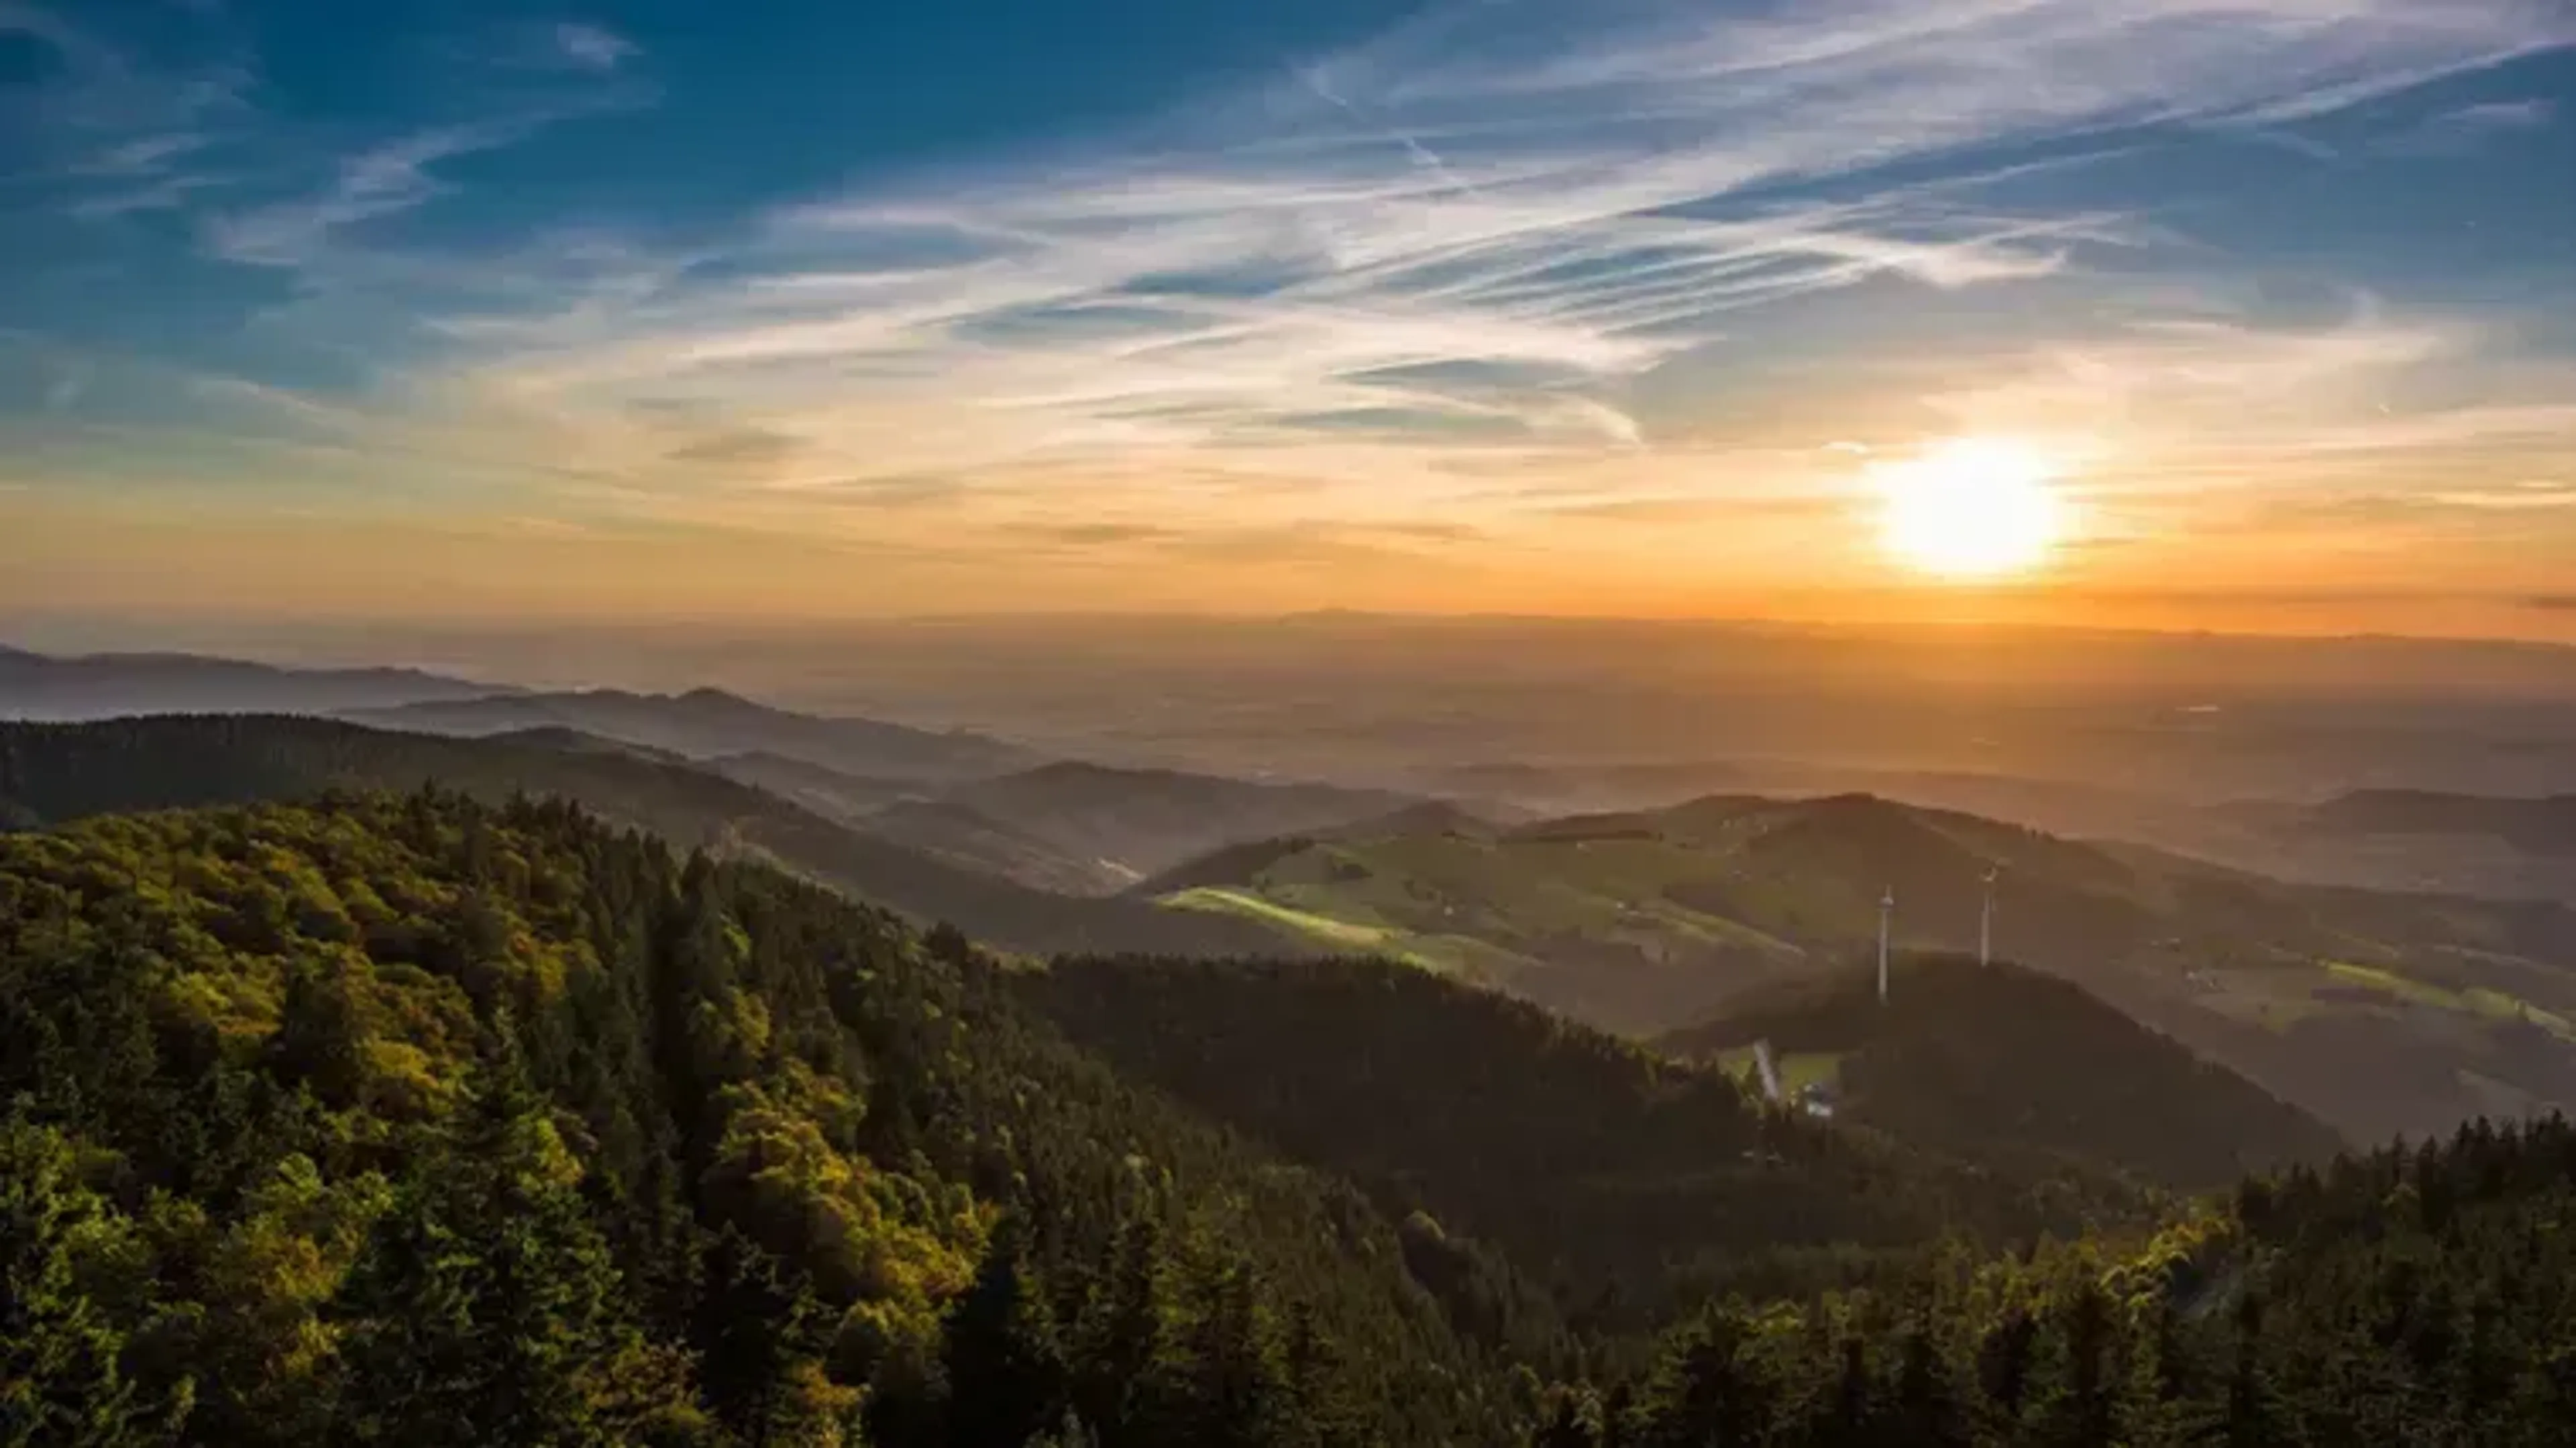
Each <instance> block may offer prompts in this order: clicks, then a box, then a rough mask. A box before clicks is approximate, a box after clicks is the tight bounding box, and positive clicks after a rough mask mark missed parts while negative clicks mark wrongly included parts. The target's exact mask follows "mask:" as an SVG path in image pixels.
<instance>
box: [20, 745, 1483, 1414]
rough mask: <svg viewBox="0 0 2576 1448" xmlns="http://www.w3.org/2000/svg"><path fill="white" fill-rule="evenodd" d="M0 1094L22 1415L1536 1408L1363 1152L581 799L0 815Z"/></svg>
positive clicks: (967, 966) (374, 800) (901, 935)
mask: <svg viewBox="0 0 2576 1448" xmlns="http://www.w3.org/2000/svg"><path fill="white" fill-rule="evenodd" d="M0 1103H5V1107H0V1246H5V1251H0V1272H5V1274H6V1281H5V1290H0V1441H7V1442H11V1443H37V1444H52V1443H65V1444H71V1443H95V1444H129V1443H162V1442H213V1443H250V1444H326V1443H327V1444H342V1443H369V1442H381V1443H393V1442H399V1443H405V1444H456V1445H466V1444H473V1445H487V1444H541V1443H542V1444H611V1443H651V1444H700V1445H713V1444H729V1443H742V1444H752V1443H760V1444H824V1443H856V1442H860V1441H866V1442H870V1443H876V1444H887V1445H902V1444H920V1445H929V1444H943V1445H945V1444H977V1445H981V1444H999V1445H1012V1448H1018V1445H1022V1444H1024V1443H1029V1442H1032V1441H1049V1442H1062V1443H1071V1442H1092V1441H1098V1442H1102V1443H1134V1444H1169V1445H1182V1444H1282V1445H1289V1444H1321V1443H1326V1442H1334V1443H1340V1442H1372V1441H1374V1442H1384V1443H1390V1444H1395V1443H1403V1444H1413V1443H1424V1444H1427V1443H1445V1442H1468V1443H1473V1442H1497V1441H1502V1440H1504V1439H1505V1438H1507V1437H1508V1436H1510V1434H1511V1432H1512V1431H1513V1429H1512V1422H1511V1416H1510V1410H1509V1408H1508V1405H1507V1402H1506V1397H1507V1395H1506V1393H1505V1392H1504V1385H1503V1384H1502V1382H1501V1380H1500V1377H1499V1375H1498V1374H1497V1373H1496V1372H1494V1371H1493V1370H1491V1369H1489V1368H1487V1367H1484V1366H1481V1365H1480V1359H1479V1356H1478V1355H1477V1354H1475V1353H1473V1352H1471V1351H1470V1350H1469V1349H1468V1348H1466V1347H1465V1346H1463V1345H1462V1343H1461V1341H1460V1340H1459V1339H1458V1338H1457V1337H1456V1336H1455V1335H1454V1333H1453V1332H1452V1330H1451V1329H1450V1327H1449V1326H1448V1324H1447V1322H1446V1320H1445V1319H1444V1318H1443V1316H1442V1315H1441V1314H1440V1312H1439V1311H1438V1309H1437V1307H1436V1306H1435V1305H1434V1304H1433V1303H1432V1301H1431V1300H1430V1299H1429V1298H1428V1297H1427V1296H1426V1295H1425V1294H1424V1293H1423V1292H1422V1291H1421V1290H1420V1289H1419V1288H1418V1287H1417V1286H1416V1285H1415V1284H1414V1283H1413V1282H1412V1281H1411V1280H1410V1279H1409V1278H1408V1277H1407V1275H1406V1272H1405V1267H1404V1262H1405V1255H1404V1249H1403V1247H1402V1245H1401V1243H1400V1242H1399V1241H1398V1238H1397V1235H1396V1233H1395V1232H1394V1231H1393V1230H1392V1229H1390V1228H1389V1227H1388V1225H1387V1224H1386V1223H1385V1222H1384V1220H1383V1219H1382V1218H1380V1217H1379V1216H1377V1215H1376V1214H1375V1213H1373V1212H1372V1211H1371V1210H1370V1208H1369V1206H1368V1204H1367V1203H1366V1202H1365V1201H1364V1200H1362V1199H1361V1198H1360V1197H1359V1196H1358V1195H1356V1194H1355V1193H1353V1192H1351V1191H1350V1190H1349V1189H1347V1188H1344V1187H1341V1186H1338V1185H1336V1184H1334V1183H1333V1182H1332V1181H1330V1180H1328V1179H1326V1178H1322V1177H1319V1176H1316V1175H1313V1174H1310V1173H1307V1172H1304V1171H1301V1170H1298V1169H1295V1168H1293V1167H1289V1166H1286V1165H1284V1164H1281V1163H1279V1162H1277V1161H1275V1160H1271V1159H1267V1158H1265V1157H1263V1156H1261V1155H1260V1154H1258V1153H1256V1152H1254V1151H1252V1150H1250V1149H1248V1148H1247V1147H1245V1146H1244V1145H1242V1144H1240V1143H1239V1142H1238V1141H1236V1140H1234V1139H1232V1138H1230V1137H1228V1136H1227V1135H1225V1134H1222V1133H1220V1132H1218V1131H1215V1130H1212V1129H1209V1128H1207V1127H1205V1126H1203V1125H1201V1124H1199V1123H1198V1122H1197V1121H1196V1120H1195V1119H1194V1118H1192V1117H1190V1116H1188V1115H1186V1114H1185V1113H1183V1112H1182V1111H1180V1110H1178V1109H1176V1108H1174V1107H1172V1106H1170V1105H1168V1104H1167V1103H1166V1102H1164V1101H1163V1100H1161V1099H1159V1098H1157V1097H1156V1096H1154V1095H1153V1094H1151V1093H1149V1092H1145V1091H1140V1090H1137V1089H1134V1088H1131V1087H1130V1086H1128V1085H1126V1084H1124V1083H1123V1082H1122V1081H1120V1080H1119V1079H1118V1078H1117V1077H1115V1076H1113V1075H1111V1074H1110V1073H1109V1072H1107V1071H1105V1070H1103V1069H1101V1068H1100V1067H1099V1066H1097V1065H1096V1064H1094V1063H1093V1062H1092V1061H1090V1060H1089V1059H1087V1058H1086V1057H1084V1056H1082V1055H1081V1054H1079V1053H1078V1052H1076V1051H1075V1050H1073V1049H1072V1048H1070V1047H1068V1046H1066V1045H1065V1044H1063V1043H1062V1042H1061V1040H1060V1038H1059V1037H1057V1036H1056V1035H1055V1033H1054V1032H1052V1031H1051V1030H1049V1029H1047V1028H1046V1027H1045V1026H1044V1025H1043V1024H1041V1023H1034V1022H1033V1021H1032V1019H1031V1018H1029V1017H1027V1016H1026V1015H1025V1014H1024V1013H1023V1012H1022V1011H1021V1010H1020V1009H1019V1008H1017V1007H1016V1006H1015V1005H1014V1004H1013V1003H1012V1002H1011V1001H1009V1000H1008V999H1006V998H1004V997H1002V996H1001V995H999V994H998V993H997V991H996V989H995V973H994V968H993V967H991V966H990V965H988V964H985V963H983V962H981V961H980V960H978V959H977V958H975V957H974V956H973V955H972V954H971V952H968V951H966V950H965V949H963V948H962V942H958V941H955V940H954V939H950V940H948V941H947V942H946V943H945V944H943V945H941V946H939V947H937V948H932V947H929V946H925V944H924V943H923V942H922V941H921V940H919V939H917V938H916V937H914V936H913V935H912V934H911V933H910V932H909V931H907V930H906V929H905V928H903V927H902V926H901V925H900V924H898V923H897V922H896V921H895V920H894V919H893V918H891V917H889V916H887V915H884V914H882V913H878V912H875V911H871V910H868V909H865V908H862V907H858V906H854V905H851V904H849V903H847V902H845V901H843V900H841V899H839V898H838V897H835V896H833V895H830V894H828V893H826V892H824V891H821V890H818V889H815V888H812V887H809V886H806V885H802V884H799V883H797V882H795V881H793V880H790V879H788V878H787V877H785V876H783V875H780V874H778V873H776V872H774V871H770V870H766V869H761V868H757V867H751V866H744V865H720V864H714V863H711V862H709V861H707V860H706V859H704V858H703V857H697V858H689V859H683V858H681V857H679V856H677V855H675V854H673V853H672V852H671V851H670V850H668V849H667V848H666V847H665V846H663V845H662V844H661V843H659V842H657V841H654V840H651V839H649V838H645V837H640V836H636V835H631V834H630V835H618V834H612V833H610V832H609V831H608V830H606V829H604V828H602V827H601V826H599V825H597V824H594V823H592V822H590V821H589V820H588V819H586V818H584V817H583V816H581V815H579V814H578V813H577V812H575V811H574V810H573V809H571V808H570V807H568V806H565V805H561V804H558V803H551V802H548V803H522V804H517V805H513V806H510V807H508V808H504V809H498V810H496V809H491V808H487V807H484V806H480V805H476V804H473V803H471V802H469V801H467V800H465V799H463V798H461V797H459V796H456V795H452V794H418V795H413V796H410V797H406V798H394V797H390V796H369V797H365V798H360V799H350V800H342V801H337V802H335V803H333V804H332V805H331V806H330V807H328V808H301V807H284V806H265V807H258V808H245V809H222V810H206V811H199V812H189V813H164V814H156V815H146V816H121V817H114V818H106V819H99V820H95V821H91V822H87V823H84V824H79V825H75V826H72V827H69V828H67V829H64V830H61V831H59V832H55V833H18V834H11V835H0ZM1059 1430H1061V1431H1062V1434H1063V1436H1062V1437H1061V1438H1047V1439H1040V1438H1038V1437H1037V1436H1036V1435H1040V1434H1053V1433H1056V1432H1058V1431H1059Z"/></svg>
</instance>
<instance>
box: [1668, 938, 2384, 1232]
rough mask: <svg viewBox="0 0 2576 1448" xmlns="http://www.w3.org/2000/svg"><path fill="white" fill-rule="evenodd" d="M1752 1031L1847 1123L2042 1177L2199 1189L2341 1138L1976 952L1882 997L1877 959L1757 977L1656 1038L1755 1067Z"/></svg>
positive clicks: (2321, 1156) (1898, 975)
mask: <svg viewBox="0 0 2576 1448" xmlns="http://www.w3.org/2000/svg"><path fill="white" fill-rule="evenodd" d="M1756 1043H1768V1045H1769V1047H1770V1049H1771V1050H1772V1051H1773V1052H1774V1053H1775V1056H1774V1058H1775V1061H1776V1062H1777V1063H1778V1065H1777V1069H1778V1070H1779V1071H1780V1073H1781V1075H1782V1076H1783V1077H1784V1079H1785V1080H1786V1081H1787V1082H1788V1084H1789V1086H1790V1088H1791V1089H1793V1090H1794V1089H1796V1088H1797V1087H1798V1086H1800V1085H1802V1084H1807V1083H1814V1084H1816V1085H1818V1086H1820V1087H1821V1088H1822V1090H1823V1091H1824V1092H1825V1094H1826V1096H1827V1098H1828V1099H1829V1100H1830V1102H1831V1104H1832V1110H1833V1114H1834V1117H1835V1119H1836V1120H1839V1121H1848V1122H1854V1123H1857V1124H1860V1125H1865V1126H1870V1127H1875V1128H1877V1129H1879V1130H1882V1131H1885V1132H1887V1133H1888V1134H1889V1135H1891V1136H1894V1137H1897V1138H1898V1139H1900V1140H1903V1141H1907V1142H1912V1143H1914V1144H1917V1145H1920V1146H1924V1147H1927V1148H1932V1149H1936V1150H1941V1151H1946V1152H1950V1153H1952V1154H1955V1155H1959V1156H1964V1157H1968V1158H1971V1159H1979V1160H1994V1161H2004V1162H2018V1163H2019V1164H2020V1165H2021V1166H2022V1168H2023V1169H2024V1170H2028V1171H2034V1172H2036V1171H2044V1170H2045V1168H2046V1164H2047V1163H2049V1162H2053V1161H2068V1162H2074V1163H2077V1164H2080V1165H2083V1166H2086V1167H2094V1168H2101V1167H2108V1168H2111V1169H2114V1170H2118V1171H2122V1172H2126V1173H2129V1174H2131V1175H2134V1176H2136V1177H2138V1178H2139V1179H2141V1180H2144V1181H2149V1182H2153V1183H2156V1184H2157V1185H2160V1186H2164V1187H2168V1188H2171V1189H2174V1190H2177V1191H2186V1192H2200V1191H2211V1190H2215V1189H2218V1188H2222V1187H2226V1186H2228V1185H2231V1184H2232V1183H2234V1182H2235V1181H2237V1180H2238V1179H2239V1178H2241V1177H2244V1176H2247V1175H2251V1174H2257V1173H2263V1172H2269V1171H2275V1170H2278V1169H2279V1168H2281V1167H2283V1166H2287V1165H2289V1164H2291V1163H2294V1162H2311V1163H2313V1162H2321V1161H2324V1160H2326V1159H2328V1158H2330V1157H2332V1156H2333V1155H2334V1154H2335V1153H2336V1152H2337V1151H2339V1150H2342V1149H2343V1147H2344V1142H2343V1141H2342V1139H2341V1138H2340V1137H2338V1136H2337V1135H2336V1134H2335V1133H2334V1132H2333V1131H2331V1130H2329V1129H2328V1128H2327V1127H2326V1126H2325V1125H2324V1124H2323V1123H2321V1122H2319V1121H2317V1120H2316V1119H2315V1118H2313V1117H2311V1116H2309V1115H2308V1114H2307V1113H2305V1112H2303V1111H2300V1110H2298V1109H2297V1108H2295V1107H2292V1106H2290V1105H2288V1104H2286V1103H2284V1102H2283V1101H2281V1100H2280V1099H2278V1098H2277V1097H2274V1096H2272V1095H2271V1094H2269V1093H2268V1092H2265V1091H2263V1090H2262V1089H2261V1088H2259V1087H2256V1086H2255V1085H2253V1084H2252V1083H2251V1082H2249V1081H2247V1080H2245V1079H2244V1078H2243V1077H2241V1076H2238V1075H2236V1074H2235V1073H2234V1072H2231V1071H2228V1070H2226V1069H2224V1068H2222V1067H2219V1066H2215V1065H2212V1064H2210V1063H2209V1062H2206V1061H2203V1060H2201V1059H2200V1058H2198V1057H2196V1056H2194V1055H2193V1054H2192V1053H2191V1052H2190V1051H2189V1050H2187V1049H2185V1048H2184V1047H2183V1046H2181V1045H2180V1044H2178V1043H2177V1042H2174V1041H2171V1040H2168V1039H2166V1038H2165V1037H2163V1036H2160V1035H2157V1034H2156V1033H2154V1032H2152V1031H2149V1030H2147V1029H2145V1028H2144V1027H2142V1026H2140V1025H2139V1024H2138V1023H2137V1022H2136V1021H2134V1020H2132V1019H2130V1018H2129V1017H2128V1016H2127V1015H2125V1014H2123V1013H2122V1012H2120V1011H2118V1010H2116V1009H2114V1008H2113V1007H2111V1006H2110V1005H2108V1004H2106V1003H2104V1002H2102V1001H2100V1000H2097V999H2095V998H2094V997H2093V996H2092V995H2091V994H2090V993H2088V992H2086V991H2085V990H2084V989H2083V988H2082V987H2080V986H2077V985H2075V984H2074V983H2073V982H2071V981H2067V980H2064V979H2060V978H2058V977H2054V976H2047V975H2041V974H2039V973H2037V972H2035V971H2029V970H2024V969H2022V968H2021V967H2019V966H2013V965H2003V964H1997V965H1991V966H1981V965H1979V964H1978V963H1977V962H1976V961H1975V960H1974V959H1973V958H1969V957H1961V956H1907V957H1904V958H1901V959H1900V960H1898V961H1897V962H1896V963H1895V966H1894V969H1893V970H1892V971H1891V981H1890V992H1889V1002H1888V1003H1887V1004H1886V1005H1881V1004H1880V1002H1879V999H1878V985H1877V979H1876V973H1875V972H1874V971H1852V970H1847V971H1837V972H1833V973H1830V974H1827V975H1823V976H1820V977H1816V978H1812V979H1804V980H1797V981H1789V982H1783V983H1781V984H1779V985H1776V986H1770V987H1765V988H1761V989H1758V990H1755V991H1753V992H1750V993H1749V994H1747V995H1746V996H1743V997H1740V998H1738V999H1737V1000H1736V1001H1734V1002H1732V1003H1731V1004H1730V1005H1729V1006H1728V1008H1727V1009H1726V1010H1725V1011H1724V1012H1723V1013H1722V1014H1720V1015H1719V1016H1718V1017H1716V1018H1715V1019H1713V1020H1709V1021H1704V1022H1701V1023H1700V1024H1698V1025H1695V1026H1689V1027H1685V1028H1684V1029H1682V1030H1679V1031H1675V1032H1672V1033H1670V1034H1668V1035H1665V1036H1663V1037H1661V1038H1660V1039H1658V1040H1657V1041H1656V1042H1655V1045H1656V1046H1657V1048H1658V1049H1661V1050H1664V1051H1667V1052H1669V1053H1672V1054H1674V1055H1677V1056H1681V1057H1683V1058H1685V1059H1692V1060H1704V1061H1713V1062H1719V1063H1723V1064H1724V1065H1725V1066H1726V1067H1727V1069H1729V1070H1732V1071H1735V1072H1737V1073H1738V1074H1739V1075H1741V1074H1744V1073H1745V1072H1747V1071H1748V1070H1749V1069H1750V1067H1751V1062H1750V1057H1751V1056H1752V1054H1753V1050H1754V1048H1755V1046H1756Z"/></svg>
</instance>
